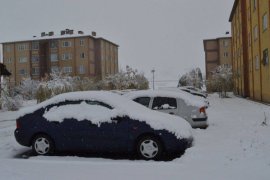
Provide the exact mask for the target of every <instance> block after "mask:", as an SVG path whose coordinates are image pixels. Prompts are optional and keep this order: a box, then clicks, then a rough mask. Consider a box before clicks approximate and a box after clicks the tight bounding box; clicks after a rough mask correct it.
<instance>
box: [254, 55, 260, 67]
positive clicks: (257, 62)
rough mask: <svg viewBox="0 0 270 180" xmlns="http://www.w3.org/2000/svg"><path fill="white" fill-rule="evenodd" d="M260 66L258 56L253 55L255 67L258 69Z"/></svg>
mask: <svg viewBox="0 0 270 180" xmlns="http://www.w3.org/2000/svg"><path fill="white" fill-rule="evenodd" d="M259 68H260V61H259V56H258V55H257V56H255V69H256V70H258V69H259Z"/></svg>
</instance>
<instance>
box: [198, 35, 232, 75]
mask: <svg viewBox="0 0 270 180" xmlns="http://www.w3.org/2000/svg"><path fill="white" fill-rule="evenodd" d="M203 44H204V52H205V71H206V80H210V79H211V75H212V73H213V71H215V69H216V68H217V67H218V66H220V65H228V66H231V65H232V57H231V37H220V38H217V39H206V40H204V41H203Z"/></svg>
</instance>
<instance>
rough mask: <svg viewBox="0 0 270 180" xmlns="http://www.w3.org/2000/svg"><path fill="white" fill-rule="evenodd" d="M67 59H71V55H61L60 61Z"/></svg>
mask: <svg viewBox="0 0 270 180" xmlns="http://www.w3.org/2000/svg"><path fill="white" fill-rule="evenodd" d="M69 59H72V54H71V53H64V54H62V60H69Z"/></svg>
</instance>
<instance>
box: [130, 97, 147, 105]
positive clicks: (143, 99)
mask: <svg viewBox="0 0 270 180" xmlns="http://www.w3.org/2000/svg"><path fill="white" fill-rule="evenodd" d="M133 101H135V102H137V103H139V104H141V105H144V106H146V107H149V103H150V97H139V98H136V99H134V100H133Z"/></svg>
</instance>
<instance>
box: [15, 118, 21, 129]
mask: <svg viewBox="0 0 270 180" xmlns="http://www.w3.org/2000/svg"><path fill="white" fill-rule="evenodd" d="M16 128H17V129H19V128H21V124H20V123H19V121H18V120H16Z"/></svg>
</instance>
